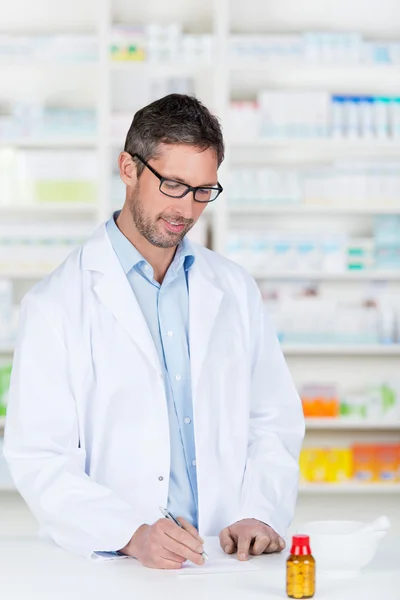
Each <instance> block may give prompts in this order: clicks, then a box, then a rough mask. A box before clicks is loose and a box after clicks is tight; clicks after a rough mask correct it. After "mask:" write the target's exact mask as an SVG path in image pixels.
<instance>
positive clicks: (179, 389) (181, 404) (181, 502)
mask: <svg viewBox="0 0 400 600" xmlns="http://www.w3.org/2000/svg"><path fill="white" fill-rule="evenodd" d="M118 215H119V212H116V213H114V216H113V218H111V219H110V220H109V221H108V222H107V225H106V227H107V233H108V236H109V238H110V240H111V243H112V246H113V248H114V251H115V253H116V255H117V257H118V259H119V261H120V263H121V266H122V268H123V270H124V272H125V274H126V276H127V278H128V281H129V283H130V285H131V288H132V291H133V293H134V294H135V296H136V298H137V301H138V303H139V306H140V308H141V310H142V313H143V315H144V318H145V320H146V322H147V325H148V328H149V330H150V333H151V336H152V338H153V341H154V345H155V347H156V349H157V352H158V356H159V359H160V364H161V367H162V369H163V374H164V384H165V394H166V400H167V405H168V417H169V429H170V440H171V444H170V446H171V469H170V478H169V490H168V507H167V508H168V510H170V511H171V512H172V513H173V514H175V515H179V516H182V517H184V518H185V519H187V520H188V521H189V522H190V523H192V525H194V526H195V527H197V526H198V522H197V476H196V449H195V440H194V427H193V406H192V390H191V377H190V354H189V339H188V328H189V323H188V321H189V287H188V280H187V276H188V271H189V269H190V267H191V266H192V264H193V262H194V255H193V252H192V251H191V249H190V245H189V243H188V242H187V241H186V240H183V241H182V242H181V244H180V245H179V246H178V248H177V250H176V253H175V257H174V260H173V261H172V263H171V265H170V267H169V269H168V271H167V273H166V275H165V278H164V280H163V282H162V284H161V285H160V284H159V283H158V282H157V281H155V279H154V272H153V268H152V266H151V265H150V264H149V263H148V262H147V261H146V260H145V259H144V258H143V256H142V255H141V254H140V252H139V251H138V250H137V249H136V248H135V246H133V244H131V242H130V241H129V240H128V239H127V238H126V237H125V236H124V234H123V233H122V232H121V231H120V230H119V229H118V227H117V225H116V223H115V221H116V219H117V218H118ZM150 400H151V399H150V398H149V401H150Z"/></svg>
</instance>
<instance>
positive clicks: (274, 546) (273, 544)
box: [264, 537, 280, 554]
mask: <svg viewBox="0 0 400 600" xmlns="http://www.w3.org/2000/svg"><path fill="white" fill-rule="evenodd" d="M278 550H280V546H279V538H278V537H272V538H271V539H270V542H269V544H268V545H267V546H266V548H265V550H264V553H265V554H272V553H273V552H277V551H278Z"/></svg>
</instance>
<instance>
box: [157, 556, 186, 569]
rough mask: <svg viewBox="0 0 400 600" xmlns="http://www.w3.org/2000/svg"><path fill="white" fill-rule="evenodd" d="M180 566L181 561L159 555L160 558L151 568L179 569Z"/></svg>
mask: <svg viewBox="0 0 400 600" xmlns="http://www.w3.org/2000/svg"><path fill="white" fill-rule="evenodd" d="M181 567H182V563H180V562H176V561H175V560H169V559H168V558H163V557H162V556H160V558H159V559H158V560H157V561H156V563H155V564H154V567H153V569H180V568H181Z"/></svg>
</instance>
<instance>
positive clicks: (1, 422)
mask: <svg viewBox="0 0 400 600" xmlns="http://www.w3.org/2000/svg"><path fill="white" fill-rule="evenodd" d="M5 424H6V418H5V417H0V430H2V429H4V426H5Z"/></svg>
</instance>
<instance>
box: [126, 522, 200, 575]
mask: <svg viewBox="0 0 400 600" xmlns="http://www.w3.org/2000/svg"><path fill="white" fill-rule="evenodd" d="M178 521H179V523H181V525H182V527H184V529H181V528H180V527H178V525H177V524H176V523H174V522H173V521H170V520H169V519H160V520H159V521H156V522H155V523H154V524H153V525H141V527H139V529H137V531H136V532H135V533H134V535H133V537H132V539H131V541H130V542H129V543H128V544H127V545H126V546H125V548H123V549H122V550H121V551H120V552H122V553H123V554H126V555H128V556H133V557H134V558H137V559H138V560H139V561H140V562H141V563H142V565H144V566H145V567H151V568H153V569H180V568H181V566H182V563H184V562H185V561H186V560H190V561H191V562H193V563H195V564H196V565H203V564H204V558H203V557H202V555H201V554H202V552H203V550H204V548H203V540H202V538H201V537H200V536H199V534H198V532H197V529H196V528H195V527H193V525H191V524H190V523H188V522H187V521H186V520H185V519H183V518H182V517H179V518H178Z"/></svg>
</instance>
